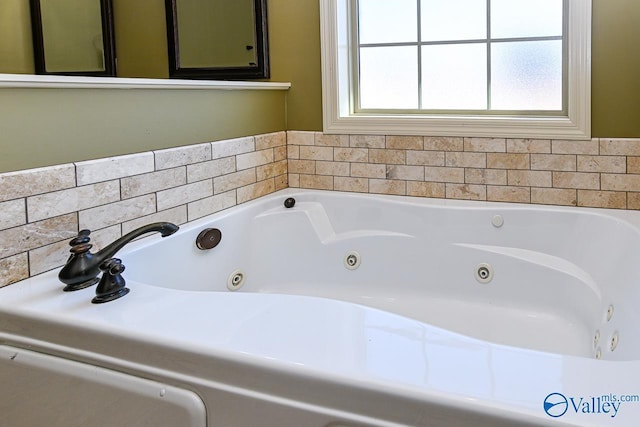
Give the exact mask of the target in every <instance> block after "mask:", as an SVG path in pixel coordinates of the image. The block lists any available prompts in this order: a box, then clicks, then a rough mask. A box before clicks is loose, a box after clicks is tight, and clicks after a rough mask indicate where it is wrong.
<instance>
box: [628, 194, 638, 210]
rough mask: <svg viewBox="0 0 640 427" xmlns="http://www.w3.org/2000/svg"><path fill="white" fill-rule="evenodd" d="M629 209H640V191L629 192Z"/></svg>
mask: <svg viewBox="0 0 640 427" xmlns="http://www.w3.org/2000/svg"><path fill="white" fill-rule="evenodd" d="M627 209H633V210H636V211H637V210H640V193H627Z"/></svg>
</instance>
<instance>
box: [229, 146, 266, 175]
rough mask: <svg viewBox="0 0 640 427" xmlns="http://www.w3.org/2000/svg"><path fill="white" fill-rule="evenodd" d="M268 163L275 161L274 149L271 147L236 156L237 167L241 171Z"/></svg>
mask: <svg viewBox="0 0 640 427" xmlns="http://www.w3.org/2000/svg"><path fill="white" fill-rule="evenodd" d="M267 163H273V149H271V148H268V149H266V150H260V151H255V152H253V153H246V154H238V155H237V156H236V168H237V169H238V170H239V171H240V170H244V169H249V168H255V167H256V166H262V165H266V164H267Z"/></svg>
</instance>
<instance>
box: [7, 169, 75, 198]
mask: <svg viewBox="0 0 640 427" xmlns="http://www.w3.org/2000/svg"><path fill="white" fill-rule="evenodd" d="M75 185H76V169H75V166H74V165H73V164H65V165H58V166H50V167H46V168H38V169H27V170H21V171H17V172H6V173H0V202H3V201H6V200H12V199H19V198H21V197H27V196H33V195H36V194H42V193H48V192H51V191H58V190H64V189H67V188H71V187H74V186H75Z"/></svg>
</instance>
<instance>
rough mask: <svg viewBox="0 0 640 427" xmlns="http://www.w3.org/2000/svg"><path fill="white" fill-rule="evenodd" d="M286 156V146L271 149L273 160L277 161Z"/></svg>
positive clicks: (284, 158)
mask: <svg viewBox="0 0 640 427" xmlns="http://www.w3.org/2000/svg"><path fill="white" fill-rule="evenodd" d="M286 158H287V147H286V146H282V147H275V148H274V149H273V161H274V162H279V161H280V160H286Z"/></svg>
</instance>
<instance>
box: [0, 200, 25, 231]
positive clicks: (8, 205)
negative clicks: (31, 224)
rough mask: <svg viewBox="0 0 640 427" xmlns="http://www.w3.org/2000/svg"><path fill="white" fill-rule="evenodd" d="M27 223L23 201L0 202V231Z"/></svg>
mask: <svg viewBox="0 0 640 427" xmlns="http://www.w3.org/2000/svg"><path fill="white" fill-rule="evenodd" d="M26 223H27V211H26V204H25V199H16V200H10V201H8V202H0V230H4V229H7V228H11V227H17V226H19V225H23V224H26Z"/></svg>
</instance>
